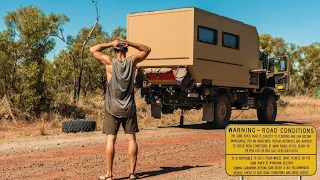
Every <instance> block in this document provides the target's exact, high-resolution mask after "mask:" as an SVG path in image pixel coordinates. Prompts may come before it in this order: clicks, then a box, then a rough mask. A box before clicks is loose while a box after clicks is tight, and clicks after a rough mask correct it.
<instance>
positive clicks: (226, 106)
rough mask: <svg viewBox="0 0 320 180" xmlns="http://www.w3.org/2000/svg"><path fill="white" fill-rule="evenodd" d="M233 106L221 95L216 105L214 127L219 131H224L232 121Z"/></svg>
mask: <svg viewBox="0 0 320 180" xmlns="http://www.w3.org/2000/svg"><path fill="white" fill-rule="evenodd" d="M230 116H231V105H230V101H229V99H228V97H227V96H225V95H221V96H220V97H219V98H218V99H217V100H216V101H215V103H214V120H213V122H212V124H213V126H214V127H215V128H218V129H224V128H225V127H226V126H227V125H228V124H229V121H230Z"/></svg>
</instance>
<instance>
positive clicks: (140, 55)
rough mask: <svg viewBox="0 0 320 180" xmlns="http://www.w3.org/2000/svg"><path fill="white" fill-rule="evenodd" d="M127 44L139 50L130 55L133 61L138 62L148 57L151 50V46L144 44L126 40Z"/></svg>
mask: <svg viewBox="0 0 320 180" xmlns="http://www.w3.org/2000/svg"><path fill="white" fill-rule="evenodd" d="M128 46H131V47H133V48H135V49H138V50H139V51H140V52H139V53H138V54H136V55H133V56H131V57H132V60H133V61H134V62H135V63H139V62H141V61H143V60H145V59H146V58H147V57H148V55H149V53H150V52H151V48H150V47H148V46H146V45H143V44H139V43H134V42H129V41H128Z"/></svg>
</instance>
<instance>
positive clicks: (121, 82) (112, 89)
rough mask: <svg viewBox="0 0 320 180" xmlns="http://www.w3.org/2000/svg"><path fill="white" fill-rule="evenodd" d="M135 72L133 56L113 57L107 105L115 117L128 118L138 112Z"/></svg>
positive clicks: (106, 96) (108, 110) (106, 97)
mask: <svg viewBox="0 0 320 180" xmlns="http://www.w3.org/2000/svg"><path fill="white" fill-rule="evenodd" d="M133 73H134V67H133V61H132V59H131V58H125V59H124V60H123V61H120V60H116V59H112V77H111V79H110V81H109V83H107V91H106V95H105V107H106V111H107V112H109V113H110V114H111V115H113V116H115V117H118V118H128V117H131V116H133V115H134V114H135V113H136V105H135V100H134V75H133Z"/></svg>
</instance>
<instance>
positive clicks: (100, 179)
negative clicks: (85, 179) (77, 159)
mask: <svg viewBox="0 0 320 180" xmlns="http://www.w3.org/2000/svg"><path fill="white" fill-rule="evenodd" d="M109 178H111V179H112V178H113V176H112V175H111V176H100V177H98V180H107V179H109Z"/></svg>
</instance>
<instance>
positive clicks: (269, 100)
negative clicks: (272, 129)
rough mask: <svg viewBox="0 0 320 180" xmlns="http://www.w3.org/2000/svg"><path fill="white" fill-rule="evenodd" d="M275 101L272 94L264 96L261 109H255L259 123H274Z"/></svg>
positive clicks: (275, 115)
mask: <svg viewBox="0 0 320 180" xmlns="http://www.w3.org/2000/svg"><path fill="white" fill-rule="evenodd" d="M277 111H278V108H277V100H276V97H275V95H274V94H266V95H265V98H264V102H263V107H262V108H260V109H257V116H258V119H259V122H260V123H265V124H271V123H274V122H275V120H276V117H277Z"/></svg>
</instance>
